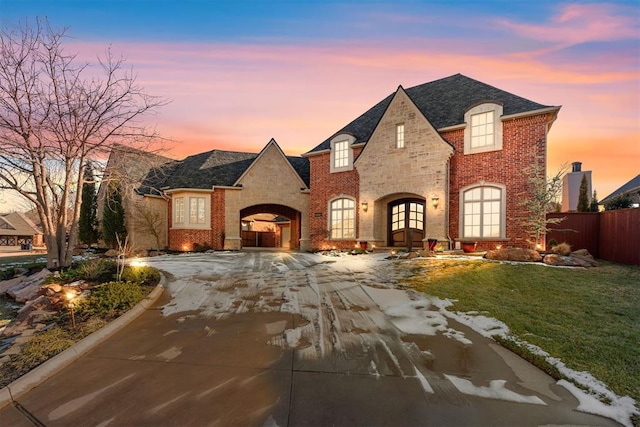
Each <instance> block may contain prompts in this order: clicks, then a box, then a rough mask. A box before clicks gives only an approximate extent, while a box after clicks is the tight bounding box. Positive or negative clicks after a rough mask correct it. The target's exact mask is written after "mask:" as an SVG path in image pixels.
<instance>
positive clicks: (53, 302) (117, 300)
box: [0, 259, 160, 388]
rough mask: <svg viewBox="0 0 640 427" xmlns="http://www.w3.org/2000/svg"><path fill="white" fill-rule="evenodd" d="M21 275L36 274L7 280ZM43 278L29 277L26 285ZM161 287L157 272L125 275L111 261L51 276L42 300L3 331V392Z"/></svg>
mask: <svg viewBox="0 0 640 427" xmlns="http://www.w3.org/2000/svg"><path fill="white" fill-rule="evenodd" d="M16 272H17V273H18V274H25V273H26V274H28V273H33V272H31V271H28V272H25V271H23V270H21V269H19V268H18V269H16V270H13V269H12V271H9V272H7V271H6V270H5V271H3V273H2V276H4V278H7V276H13V275H14V274H15V273H16ZM42 273H43V271H42V270H39V271H38V272H37V273H34V274H30V275H26V274H25V275H26V279H24V281H27V280H28V279H29V278H30V277H34V276H35V275H38V274H42ZM45 273H46V271H45ZM159 281H160V274H159V272H158V271H157V270H155V269H153V268H150V267H132V266H126V267H124V268H123V269H122V270H121V271H119V270H118V266H117V263H116V262H115V261H113V260H109V259H91V260H84V261H80V262H77V263H74V265H73V266H71V267H70V268H69V269H66V270H64V271H61V272H56V273H53V274H48V275H46V278H44V279H43V283H41V284H38V285H37V286H38V288H39V290H38V291H37V295H38V296H37V297H36V298H34V299H32V300H30V301H29V303H27V305H25V306H23V307H22V308H21V310H20V311H19V312H18V314H17V316H16V317H15V318H14V319H13V320H12V321H11V322H9V324H7V325H5V326H2V325H0V388H1V387H4V386H6V385H8V384H10V383H11V382H12V381H14V380H16V379H17V378H19V377H20V376H22V375H24V374H25V373H27V372H28V371H30V370H31V369H33V368H35V367H36V366H38V365H40V364H41V363H43V362H45V361H46V360H48V359H49V358H51V357H53V356H55V355H57V354H58V353H60V352H62V351H64V350H65V349H67V348H68V347H70V346H71V345H73V344H74V343H75V342H78V341H80V340H81V339H83V338H84V337H86V336H88V335H90V334H91V333H93V332H95V331H97V330H98V329H100V328H101V327H103V326H105V325H106V324H108V323H109V322H110V321H112V320H113V319H115V318H117V317H119V316H120V315H121V314H124V313H125V312H127V311H128V310H129V309H131V308H132V307H133V306H135V305H136V304H137V303H138V302H140V301H141V300H143V299H144V298H145V297H146V296H147V295H148V294H149V293H150V292H151V291H152V290H153V289H154V288H155V286H156V285H157V284H158V283H159ZM1 283H2V282H0V284H1Z"/></svg>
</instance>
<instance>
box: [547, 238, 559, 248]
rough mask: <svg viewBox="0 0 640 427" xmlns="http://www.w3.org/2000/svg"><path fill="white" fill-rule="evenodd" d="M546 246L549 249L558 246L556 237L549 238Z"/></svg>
mask: <svg viewBox="0 0 640 427" xmlns="http://www.w3.org/2000/svg"><path fill="white" fill-rule="evenodd" d="M548 246H549V249H552V248H555V247H556V246H558V241H557V240H556V239H551V240H549V243H548Z"/></svg>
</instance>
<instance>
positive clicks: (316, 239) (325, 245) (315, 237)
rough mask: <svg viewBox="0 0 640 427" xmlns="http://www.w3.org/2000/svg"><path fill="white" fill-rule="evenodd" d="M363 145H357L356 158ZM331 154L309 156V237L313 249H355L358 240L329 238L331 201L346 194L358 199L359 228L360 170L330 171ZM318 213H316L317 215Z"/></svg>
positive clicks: (357, 215)
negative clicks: (358, 146)
mask: <svg viewBox="0 0 640 427" xmlns="http://www.w3.org/2000/svg"><path fill="white" fill-rule="evenodd" d="M361 151H362V148H355V149H354V153H353V157H354V158H356V157H357V156H358V155H359V154H360V152H361ZM330 162H331V155H330V154H329V153H324V154H320V155H316V156H311V157H309V163H310V167H311V184H310V185H311V193H310V198H309V236H310V241H311V249H312V250H314V249H329V248H332V247H334V246H335V247H336V248H338V249H352V248H353V247H354V246H355V244H356V240H355V239H354V240H330V239H328V233H329V224H328V221H329V216H328V214H329V212H328V207H329V200H331V199H333V198H334V197H337V196H340V195H344V196H348V197H353V198H355V200H356V230H358V225H359V216H360V199H359V193H360V190H359V179H358V171H356V170H355V169H354V170H350V171H344V172H337V173H330V166H331V163H330ZM318 214H319V216H316V215H318Z"/></svg>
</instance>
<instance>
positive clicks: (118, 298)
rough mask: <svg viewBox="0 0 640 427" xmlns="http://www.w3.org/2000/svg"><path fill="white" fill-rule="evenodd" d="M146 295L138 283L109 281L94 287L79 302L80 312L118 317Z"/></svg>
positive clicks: (89, 314)
mask: <svg viewBox="0 0 640 427" xmlns="http://www.w3.org/2000/svg"><path fill="white" fill-rule="evenodd" d="M144 296H145V292H144V290H143V289H142V287H141V286H140V285H139V284H138V283H132V282H109V283H105V284H103V285H101V286H98V287H96V288H94V289H93V290H92V291H91V294H90V295H89V296H88V297H87V298H86V299H85V300H82V301H81V302H80V303H79V304H78V314H81V315H86V316H91V315H98V316H101V317H106V318H114V317H118V316H119V315H120V314H122V313H124V312H125V311H127V310H129V309H130V308H131V307H133V306H134V305H136V304H137V303H138V302H139V301H140V300H142V299H143V298H144Z"/></svg>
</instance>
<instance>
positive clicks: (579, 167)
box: [571, 162, 582, 172]
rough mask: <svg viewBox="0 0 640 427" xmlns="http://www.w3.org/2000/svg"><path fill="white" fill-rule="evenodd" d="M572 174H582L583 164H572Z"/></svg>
mask: <svg viewBox="0 0 640 427" xmlns="http://www.w3.org/2000/svg"><path fill="white" fill-rule="evenodd" d="M571 168H572V170H571V172H580V171H581V170H582V162H573V163H571Z"/></svg>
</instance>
